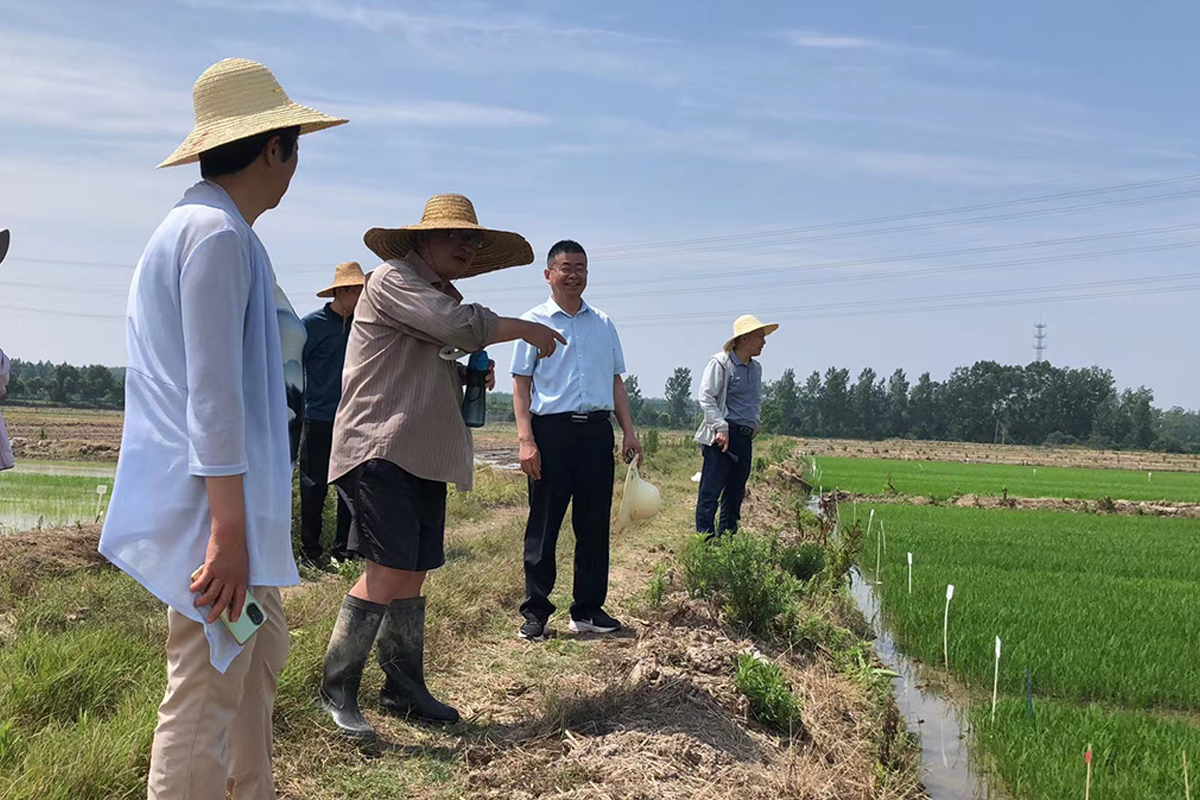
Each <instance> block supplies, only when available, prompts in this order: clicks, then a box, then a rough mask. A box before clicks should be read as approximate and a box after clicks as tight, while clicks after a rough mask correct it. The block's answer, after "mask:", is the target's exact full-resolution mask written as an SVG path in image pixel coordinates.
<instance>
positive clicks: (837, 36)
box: [782, 29, 997, 66]
mask: <svg viewBox="0 0 1200 800" xmlns="http://www.w3.org/2000/svg"><path fill="white" fill-rule="evenodd" d="M782 35H783V38H784V40H785V41H788V42H790V43H791V44H793V45H795V46H796V47H802V48H809V49H817V50H845V51H860V52H865V53H872V54H878V55H884V56H893V57H902V58H910V59H920V60H925V61H937V62H944V63H951V62H952V63H955V64H958V65H962V66H968V65H969V66H992V65H996V64H997V62H996V61H993V60H991V59H983V58H977V57H975V56H971V55H968V54H966V53H963V52H961V51H959V50H954V49H952V48H947V47H928V46H925V45H914V44H909V43H907V42H899V41H894V40H891V39H879V38H876V37H873V36H859V35H850V34H842V33H831V32H828V31H820V30H810V29H800V30H791V31H785V32H784V33H783V34H782Z"/></svg>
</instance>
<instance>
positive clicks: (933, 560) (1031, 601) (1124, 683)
mask: <svg viewBox="0 0 1200 800" xmlns="http://www.w3.org/2000/svg"><path fill="white" fill-rule="evenodd" d="M833 461H834V459H824V460H823V462H824V463H823V464H822V466H823V467H824V468H825V469H826V470H827V472H826V476H827V479H828V476H829V475H832V474H833V473H835V472H836V471H837V470H838V469H839V468H840V465H835V464H833V463H831V462H833ZM854 466H855V467H856V468H857V469H851V470H847V471H846V472H844V473H843V474H851V473H854V474H857V475H859V476H864V475H868V474H872V470H873V469H874V468H876V467H877V465H870V464H861V465H854ZM886 466H888V467H894V466H895V464H894V463H892V464H889V465H886ZM964 466H965V465H964ZM989 469H995V468H989ZM964 472H965V470H964ZM1040 472H1041V471H1039V474H1040ZM1058 472H1062V473H1071V472H1079V473H1082V474H1080V475H1076V476H1072V475H1069V474H1065V475H1053V480H1054V481H1055V485H1056V486H1058V487H1072V486H1073V487H1078V488H1077V489H1076V490H1077V491H1080V492H1089V491H1090V494H1089V496H1096V495H1099V494H1104V493H1108V492H1109V491H1110V490H1109V489H1107V488H1095V487H1097V485H1099V486H1105V487H1111V486H1129V487H1132V486H1133V484H1132V483H1130V482H1128V479H1127V478H1125V477H1123V476H1120V475H1117V476H1112V477H1111V478H1110V479H1107V480H1104V478H1107V476H1100V477H1101V480H1100V481H1099V484H1090V485H1091V486H1092V487H1093V488H1092V489H1090V490H1089V489H1087V488H1086V487H1088V486H1089V483H1088V481H1089V480H1090V479H1091V478H1093V477H1094V476H1092V475H1091V474H1090V473H1092V472H1094V471H1091V470H1077V471H1076V470H1070V469H1062V470H1058ZM875 474H878V473H875ZM944 474H946V475H948V476H950V478H951V480H962V478H961V474H962V473H960V472H956V471H955V470H949V469H948V470H945V471H944ZM983 474H984V473H982V472H981V473H978V474H977V475H976V476H975V478H976V479H978V478H979V476H980V475H983ZM1160 477H1163V478H1164V480H1163V482H1162V484H1161V485H1162V486H1171V487H1174V488H1176V489H1178V490H1179V491H1180V493H1182V492H1184V491H1186V489H1185V487H1186V481H1184V480H1182V479H1181V478H1179V477H1178V476H1170V477H1168V476H1158V475H1155V480H1158V479H1159V478H1160ZM1183 477H1192V476H1183ZM1142 478H1143V481H1144V479H1145V476H1144V475H1143V476H1142ZM842 485H843V486H844V485H845V484H844V483H843V484H842ZM926 485H928V486H934V484H932V483H930V484H926ZM956 485H960V486H961V485H962V484H961V483H960V484H956ZM1010 489H1011V487H1010ZM976 490H977V489H976ZM1061 490H1062V489H1061V488H1060V491H1061ZM933 491H935V492H938V493H940V494H943V495H945V494H950V493H952V491H953V490H952V489H949V488H946V487H942V488H934V489H933ZM1112 491H1114V493H1115V492H1116V491H1120V493H1121V494H1122V495H1124V494H1127V492H1125V491H1123V490H1112ZM875 510H876V515H875V520H874V525H873V526H872V532H871V534H870V536H869V537H868V538H867V540H866V542H865V551H864V556H863V565H862V566H863V569H864V573H865V575H866V576H867V577H868V578H869V579H872V580H881V581H882V582H881V583H880V584H879V585H877V586H876V587H875V588H876V593H877V595H878V596H879V597H880V599H881V601H882V609H883V617H884V621H885V624H886V625H887V627H888V628H889V629H890V630H891V631H892V633H893V635H894V637H895V639H896V641H897V642H898V644H899V645H900V647H901V648H902V649H903V650H904V651H905V652H906V653H907V654H908V655H909V656H910V657H912V658H915V659H917V660H919V661H921V662H923V663H925V664H926V665H930V666H933V667H935V668H938V669H941V668H943V667H944V661H945V658H946V656H947V655H948V661H949V673H950V675H951V676H952V678H953V683H954V684H955V685H957V686H958V687H959V688H961V689H963V690H964V691H963V695H964V696H965V697H967V698H969V699H968V701H967V705H968V709H967V710H968V714H969V717H970V719H971V721H972V723H973V727H974V731H975V734H974V735H975V738H976V750H975V752H976V754H979V753H982V760H983V762H984V765H985V768H986V769H987V771H990V772H991V773H992V774H993V775H995V776H997V777H998V778H999V779H1000V781H1001V783H1002V784H1003V785H1004V787H1005V788H1006V789H1007V790H1008V791H1009V792H1010V793H1011V794H1012V795H1013V796H1014V797H1020V798H1058V797H1071V796H1079V797H1082V796H1083V794H1084V781H1085V764H1084V759H1083V753H1084V751H1085V749H1086V748H1087V746H1088V745H1089V744H1091V745H1092V748H1093V753H1094V755H1093V761H1092V770H1093V773H1092V784H1091V797H1093V798H1120V799H1121V800H1136V799H1138V798H1146V799H1147V800H1149V799H1150V798H1154V799H1155V800H1158V799H1159V798H1170V797H1179V798H1184V797H1185V787H1184V776H1183V769H1182V756H1183V752H1184V751H1185V750H1186V751H1187V752H1188V753H1189V754H1191V755H1192V756H1193V757H1200V659H1197V657H1196V656H1197V648H1198V647H1200V523H1197V522H1196V521H1195V520H1186V519H1169V518H1160V517H1149V516H1147V517H1137V516H1110V515H1102V514H1082V513H1071V512H1064V511H1018V510H999V509H991V510H987V509H975V508H955V507H938V506H907V505H878V506H876V507H875ZM846 511H847V509H846V508H845V506H843V507H842V517H843V521H844V522H845V521H848V520H847V519H846ZM858 514H859V516H860V519H862V518H864V517H866V516H867V515H868V514H869V511H866V512H865V506H864V504H859V506H858ZM881 523H882V524H881ZM885 542H886V549H885V548H884V544H885ZM909 552H911V553H912V554H913V569H912V590H911V593H910V592H909V584H908V558H907V554H908V553H909ZM877 561H878V563H879V570H878V572H876V562H877ZM948 584H953V585H954V595H953V599H952V600H951V601H950V611H949V623H948V628H947V631H948V634H947V636H946V641H945V644H946V645H947V647H946V650H945V652H944V650H943V623H944V621H945V619H946V617H945V613H946V594H947V585H948ZM996 637H999V638H1000V639H1001V641H1002V648H1001V658H1000V669H999V680H998V704H997V708H996V715H995V720H994V721H993V720H992V704H991V695H992V684H993V679H994V677H995V675H996V673H995V672H994V670H995V663H996V661H995V640H996ZM1026 670H1028V674H1029V689H1030V690H1031V691H1029V692H1028V693H1027V687H1026Z"/></svg>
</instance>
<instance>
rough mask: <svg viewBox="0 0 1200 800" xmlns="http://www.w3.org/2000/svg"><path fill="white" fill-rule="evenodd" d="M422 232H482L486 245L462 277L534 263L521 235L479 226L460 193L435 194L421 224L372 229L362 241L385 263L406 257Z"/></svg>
mask: <svg viewBox="0 0 1200 800" xmlns="http://www.w3.org/2000/svg"><path fill="white" fill-rule="evenodd" d="M420 231H479V232H480V233H482V234H484V238H483V245H482V246H481V247H480V248H479V251H478V252H477V253H476V254H475V261H474V262H473V263H472V264H471V269H469V270H468V271H467V272H466V273H465V274H464V275H462V276H461V277H463V278H470V277H472V276H475V275H482V274H483V273H485V272H493V271H495V270H498V269H506V268H508V267H520V266H523V265H525V264H532V263H533V248H532V247H530V246H529V242H527V241H525V237H524V236H522V235H521V234H519V233H511V232H509V231H497V230H492V229H491V228H485V227H483V226H482V225H480V224H479V218H478V217H476V216H475V206H474V205H472V204H471V201H470V200H468V199H467V198H466V197H463V196H462V195H461V194H436V195H434V196H433V197H431V198H429V202H428V203H426V204H425V213H424V214H422V215H421V221H420V223H418V224H416V225H407V226H405V227H403V228H371V230H369V231H367V232H366V233H365V234H364V235H363V242H365V243H366V245H367V247H369V248H371V251H372V252H373V253H375V255H377V256H379V257H380V258H382V259H383V260H384V261H387V260H388V259H392V258H404V257H405V256H406V255H408V254H409V252H410V251H411V250H412V248H413V244H412V243H413V235H414V234H416V233H419V232H420Z"/></svg>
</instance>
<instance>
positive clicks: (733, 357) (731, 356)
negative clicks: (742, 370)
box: [729, 350, 754, 367]
mask: <svg viewBox="0 0 1200 800" xmlns="http://www.w3.org/2000/svg"><path fill="white" fill-rule="evenodd" d="M729 359H730V360H731V361H732V362H733V363H734V364H736V365H737V366H739V367H748V366H750V364H749V362H747V363H745V364H743V363H742V360H741V359H740V358H738V357H737V353H735V352H734V351H733V350H730V351H729ZM753 360H754V359H753V358H752V359H750V361H753Z"/></svg>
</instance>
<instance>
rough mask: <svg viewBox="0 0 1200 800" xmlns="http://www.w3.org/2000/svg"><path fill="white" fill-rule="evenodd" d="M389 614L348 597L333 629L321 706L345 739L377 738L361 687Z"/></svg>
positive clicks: (322, 679)
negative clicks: (360, 700) (366, 716)
mask: <svg viewBox="0 0 1200 800" xmlns="http://www.w3.org/2000/svg"><path fill="white" fill-rule="evenodd" d="M386 613H387V606H384V605H380V604H379V603H371V602H368V601H366V600H359V599H358V598H357V597H351V596H350V595H346V597H345V598H344V599H343V600H342V608H341V610H340V611H338V616H337V622H335V623H334V625H333V635H332V636H330V637H329V649H328V650H327V651H326V652H325V670H324V674H323V675H322V678H321V705H322V706H323V707H324V708H325V710H326V711H328V712H329V716H331V717H332V718H333V724H334V725H337V727H338V732H339V733H341V734H342V735H343V736H349V737H351V738H355V739H371V738H374V737H375V730H374V729H373V728H372V727H371V724H370V723H369V722H367V721H366V720H365V719H363V715H362V712H361V711H359V709H358V686H359V684H360V683H361V682H362V672H363V667H364V666H366V663H367V657H368V656H369V655H370V654H371V645H372V644H374V642H375V634H376V633H378V631H379V625H380V623H381V622H382V621H383V617H384V614H386Z"/></svg>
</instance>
